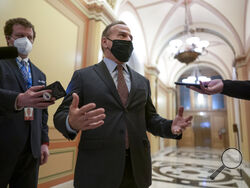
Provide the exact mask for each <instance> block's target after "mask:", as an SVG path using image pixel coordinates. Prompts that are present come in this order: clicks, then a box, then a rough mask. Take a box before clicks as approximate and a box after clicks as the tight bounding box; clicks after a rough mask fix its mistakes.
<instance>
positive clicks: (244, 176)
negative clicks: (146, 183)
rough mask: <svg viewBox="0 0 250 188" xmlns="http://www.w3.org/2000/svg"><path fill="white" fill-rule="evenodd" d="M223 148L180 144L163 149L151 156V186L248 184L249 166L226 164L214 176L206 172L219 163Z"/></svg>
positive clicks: (212, 187) (241, 186)
mask: <svg viewBox="0 0 250 188" xmlns="http://www.w3.org/2000/svg"><path fill="white" fill-rule="evenodd" d="M222 153H223V151H219V150H210V149H201V148H197V149H187V148H181V149H178V150H174V151H164V152H162V153H160V154H159V155H157V156H156V157H154V158H153V161H152V166H153V176H152V179H153V182H152V186H151V187H150V188H165V187H168V188H180V187H181V188H189V187H190V188H191V187H192V188H194V187H206V188H217V187H221V188H222V187H223V188H229V187H239V188H248V187H250V169H249V168H246V167H245V166H244V165H243V164H241V166H239V167H238V168H237V169H227V168H225V169H224V170H223V171H222V172H221V173H220V174H219V175H218V176H217V177H216V178H215V179H214V180H211V179H210V178H209V176H210V175H211V174H212V173H213V172H214V171H215V170H217V169H218V168H219V167H220V166H221V165H222V162H221V154H222Z"/></svg>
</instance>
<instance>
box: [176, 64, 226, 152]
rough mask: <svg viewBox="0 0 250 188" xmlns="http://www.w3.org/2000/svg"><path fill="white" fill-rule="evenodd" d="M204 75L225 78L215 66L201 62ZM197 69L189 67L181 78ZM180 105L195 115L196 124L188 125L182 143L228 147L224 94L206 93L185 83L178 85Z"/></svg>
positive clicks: (178, 102)
mask: <svg viewBox="0 0 250 188" xmlns="http://www.w3.org/2000/svg"><path fill="white" fill-rule="evenodd" d="M199 71H200V73H201V75H203V76H206V77H210V78H211V79H216V78H221V76H220V75H219V74H218V73H217V72H216V71H215V70H213V69H211V68H209V67H206V66H199ZM192 72H193V70H192V69H188V70H187V71H186V72H184V73H183V74H182V75H181V76H180V77H179V79H178V81H182V79H184V78H187V77H188V76H190V75H191V74H192ZM176 92H177V104H178V105H177V106H183V107H184V109H185V116H187V115H192V116H193V123H192V126H191V127H189V128H187V130H186V131H185V132H184V134H183V138H182V139H181V140H180V141H178V147H207V148H216V149H224V148H226V147H228V128H227V110H226V105H225V104H226V103H225V99H224V96H223V95H221V94H216V95H212V96H209V95H203V94H200V93H197V92H195V91H193V90H190V89H188V88H186V87H185V86H178V87H177V90H176Z"/></svg>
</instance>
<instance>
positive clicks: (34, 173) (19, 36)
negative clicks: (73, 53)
mask: <svg viewBox="0 0 250 188" xmlns="http://www.w3.org/2000/svg"><path fill="white" fill-rule="evenodd" d="M4 34H5V38H6V41H7V45H8V46H15V47H16V48H17V50H18V57H17V58H10V59H2V60H0V104H1V105H0V130H1V131H0V149H1V155H0V187H1V188H6V187H7V185H8V184H9V188H36V187H37V182H38V170H39V164H41V165H42V164H44V163H46V162H47V159H48V156H49V150H48V145H49V137H48V125H47V120H48V112H47V107H48V106H49V105H51V104H53V103H54V100H55V99H54V98H53V99H52V100H51V101H45V100H44V99H43V93H44V92H51V91H50V90H43V91H41V90H42V89H43V88H44V85H45V84H46V77H45V74H44V73H43V72H41V71H40V70H39V69H38V68H37V67H36V66H35V65H34V64H33V63H32V62H31V60H30V59H29V57H28V55H29V53H30V51H31V50H32V45H33V42H34V39H35V37H36V33H35V29H34V26H33V25H32V24H31V23H30V22H29V21H28V20H26V19H25V18H14V19H10V20H8V21H7V22H6V23H5V26H4Z"/></svg>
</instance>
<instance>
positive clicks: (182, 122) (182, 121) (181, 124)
mask: <svg viewBox="0 0 250 188" xmlns="http://www.w3.org/2000/svg"><path fill="white" fill-rule="evenodd" d="M183 111H184V108H183V107H180V108H179V109H178V114H177V116H176V118H175V119H174V120H173V123H172V126H171V131H172V133H173V134H176V135H179V134H181V133H182V131H183V130H185V129H186V127H188V126H190V125H191V120H192V119H193V117H192V116H188V117H186V118H183Z"/></svg>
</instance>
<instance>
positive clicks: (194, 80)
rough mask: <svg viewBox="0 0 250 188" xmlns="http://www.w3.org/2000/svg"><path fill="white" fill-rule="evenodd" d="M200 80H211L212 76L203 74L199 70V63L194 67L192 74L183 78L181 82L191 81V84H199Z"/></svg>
mask: <svg viewBox="0 0 250 188" xmlns="http://www.w3.org/2000/svg"><path fill="white" fill-rule="evenodd" d="M200 81H202V82H207V81H211V78H209V77H206V76H202V75H201V73H200V71H199V67H198V65H197V66H196V67H195V68H194V70H193V72H192V74H191V75H190V76H188V77H187V78H184V79H182V81H181V82H183V83H190V84H199V83H200Z"/></svg>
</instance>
